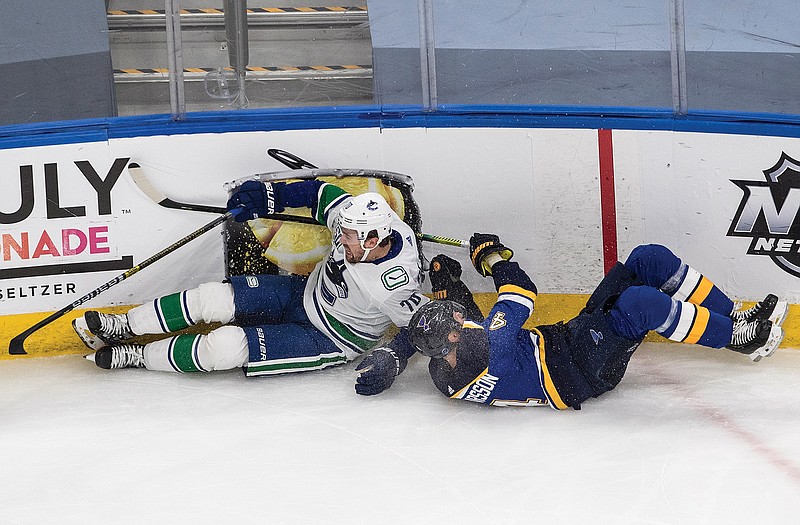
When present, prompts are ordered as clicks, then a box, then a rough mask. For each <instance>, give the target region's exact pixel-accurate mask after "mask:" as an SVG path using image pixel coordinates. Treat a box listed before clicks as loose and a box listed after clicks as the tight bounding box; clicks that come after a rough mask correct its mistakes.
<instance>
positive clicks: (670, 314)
mask: <svg viewBox="0 0 800 525" xmlns="http://www.w3.org/2000/svg"><path fill="white" fill-rule="evenodd" d="M609 317H610V322H611V327H612V328H613V329H614V330H615V331H616V332H617V334H618V335H621V336H623V337H627V338H628V339H632V340H638V339H640V338H642V337H644V336H645V334H646V333H647V331H649V330H654V331H655V332H657V333H659V334H661V335H662V336H664V337H666V338H668V339H671V340H673V341H679V342H682V343H697V344H701V345H704V346H711V347H714V348H720V347H723V346H725V345H727V344H728V343H729V342H730V339H731V334H732V333H733V320H732V319H731V318H730V317H728V316H725V315H721V314H718V313H715V312H713V311H711V310H709V309H708V308H705V307H703V306H697V305H694V304H692V303H688V302H683V301H676V300H675V299H674V298H672V297H670V296H668V295H667V294H665V293H664V292H662V291H660V290H659V289H657V288H653V287H651V286H631V287H630V288H628V289H626V290H625V291H624V292H622V294H621V295H620V296H619V298H618V299H617V301H616V302H615V303H614V306H613V307H612V309H611V311H610V312H609Z"/></svg>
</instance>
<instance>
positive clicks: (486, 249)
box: [469, 233, 514, 277]
mask: <svg viewBox="0 0 800 525" xmlns="http://www.w3.org/2000/svg"><path fill="white" fill-rule="evenodd" d="M469 253H470V257H471V258H472V264H473V265H474V266H475V269H476V270H478V273H479V274H481V275H482V276H483V277H486V276H487V275H492V266H491V265H490V264H489V262H488V261H487V260H486V258H487V257H488V256H489V255H491V254H493V253H496V254H498V255H499V256H500V257H502V258H503V259H505V260H506V261H508V260H510V259H511V257H513V255H514V252H513V251H512V250H511V248H507V247H505V246H504V245H503V243H501V242H500V237H498V236H497V235H494V234H491V233H473V234H472V237H470V239H469Z"/></svg>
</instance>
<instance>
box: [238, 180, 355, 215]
mask: <svg viewBox="0 0 800 525" xmlns="http://www.w3.org/2000/svg"><path fill="white" fill-rule="evenodd" d="M350 196H351V195H350V194H349V193H347V192H346V191H344V190H343V189H342V188H340V187H338V186H336V185H334V184H330V183H327V182H322V181H321V180H316V179H312V180H303V181H298V182H291V183H286V182H275V181H272V182H261V181H257V180H248V181H246V182H244V183H243V184H242V185H241V186H239V188H238V189H237V190H236V193H234V194H233V195H232V196H231V198H230V199H229V200H228V205H227V209H229V210H230V209H233V208H244V211H243V212H242V213H239V214H238V215H237V216H236V220H237V221H238V222H244V221H248V220H251V219H258V218H269V216H270V215H272V214H275V213H281V212H283V211H284V210H285V209H286V208H309V209H310V210H311V214H312V216H313V217H314V218H315V219H316V220H317V221H318V222H319V223H320V224H323V225H329V218H330V212H331V210H333V209H334V208H336V207H337V206H338V205H340V204H342V203H343V202H344V201H345V200H346V199H347V198H348V197H350Z"/></svg>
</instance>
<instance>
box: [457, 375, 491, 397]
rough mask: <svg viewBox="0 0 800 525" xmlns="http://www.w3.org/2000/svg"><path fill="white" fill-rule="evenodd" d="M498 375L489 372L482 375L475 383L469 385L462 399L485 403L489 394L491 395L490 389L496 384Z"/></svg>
mask: <svg viewBox="0 0 800 525" xmlns="http://www.w3.org/2000/svg"><path fill="white" fill-rule="evenodd" d="M498 379H499V378H498V377H495V376H493V375H491V374H484V375H482V376H481V377H480V378H479V379H478V380H477V381H475V384H473V385H472V386H471V387H469V390H468V391H467V395H466V396H464V399H465V400H467V401H474V402H475V403H486V400H487V399H489V396H490V395H492V390H494V387H495V386H496V385H497V381H498Z"/></svg>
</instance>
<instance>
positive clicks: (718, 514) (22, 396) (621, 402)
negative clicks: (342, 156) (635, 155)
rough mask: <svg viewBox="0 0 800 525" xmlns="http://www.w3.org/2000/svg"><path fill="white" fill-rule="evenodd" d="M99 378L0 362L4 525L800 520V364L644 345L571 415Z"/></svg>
mask: <svg viewBox="0 0 800 525" xmlns="http://www.w3.org/2000/svg"><path fill="white" fill-rule="evenodd" d="M354 377H355V375H354V372H353V366H352V365H345V366H341V367H336V368H332V369H328V370H324V371H320V372H307V373H302V374H290V375H286V376H280V377H268V378H256V379H246V378H244V377H243V375H242V374H241V372H239V371H238V370H237V371H230V372H221V373H214V374H208V375H199V374H198V375H183V376H181V375H174V374H168V373H158V372H149V371H146V370H116V371H104V370H100V369H97V368H96V367H95V366H94V365H93V364H92V363H90V362H88V361H86V360H84V359H82V358H80V357H79V356H69V357H62V358H50V359H28V360H14V361H4V362H2V363H0V396H1V397H2V403H1V404H0V439H1V440H2V442H0V493H1V494H2V496H0V501H2V503H0V524H37V525H38V524H51V523H52V524H72V523H81V524H85V523H137V524H140V523H236V524H242V523H270V524H284V523H285V524H306V523H308V524H321V523H325V524H339V523H341V524H360V523H375V524H414V525H418V524H436V525H443V524H451V523H464V524H469V523H487V524H513V523H520V524H523V523H524V524H530V523H547V524H562V523H563V524H571V523H576V524H587V523H591V524H592V525H597V524H627V523H637V524H640V523H641V524H695V523H704V524H719V523H725V524H739V523H741V524H767V523H769V524H783V523H786V524H788V523H792V524H795V523H798V519H800V518H798V516H797V514H798V509H800V504H798V499H797V496H798V495H799V494H800V448H799V447H798V441H800V440H799V439H798V436H800V388H798V387H797V383H798V378H800V352H798V351H796V350H782V349H781V350H778V352H777V353H776V354H775V355H774V356H772V357H770V358H769V359H765V360H762V361H761V362H760V363H757V364H754V363H751V362H750V361H749V360H748V359H746V358H745V357H743V356H740V355H737V354H734V353H732V352H728V351H724V350H711V349H705V348H701V347H689V346H679V345H665V344H653V343H648V344H645V345H644V346H643V347H642V348H641V349H640V350H638V351H637V353H636V354H635V356H634V358H633V360H632V362H631V365H630V367H629V370H628V374H627V375H626V377H625V379H624V380H623V382H622V384H621V385H620V386H619V387H618V388H617V389H616V390H615V391H613V392H610V393H608V394H606V395H604V396H602V397H601V398H599V399H596V400H592V401H590V402H587V403H585V404H584V406H583V410H581V411H566V412H556V411H553V410H551V409H549V408H519V409H515V408H492V407H486V406H483V405H476V404H472V403H467V402H463V401H452V400H448V399H446V398H444V397H443V396H442V395H441V394H439V393H438V391H437V390H435V388H434V386H433V384H432V383H431V382H430V379H429V378H428V376H427V371H426V369H425V366H424V363H423V362H422V359H415V360H414V361H413V363H412V364H411V365H410V366H409V369H408V370H406V372H405V373H404V374H403V375H402V376H400V377H399V378H398V380H397V381H396V382H395V384H394V385H393V386H392V388H391V389H390V390H389V391H387V392H385V393H384V394H382V395H379V396H375V397H371V398H366V397H361V396H357V395H356V394H355V393H354V391H353V380H354Z"/></svg>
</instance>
